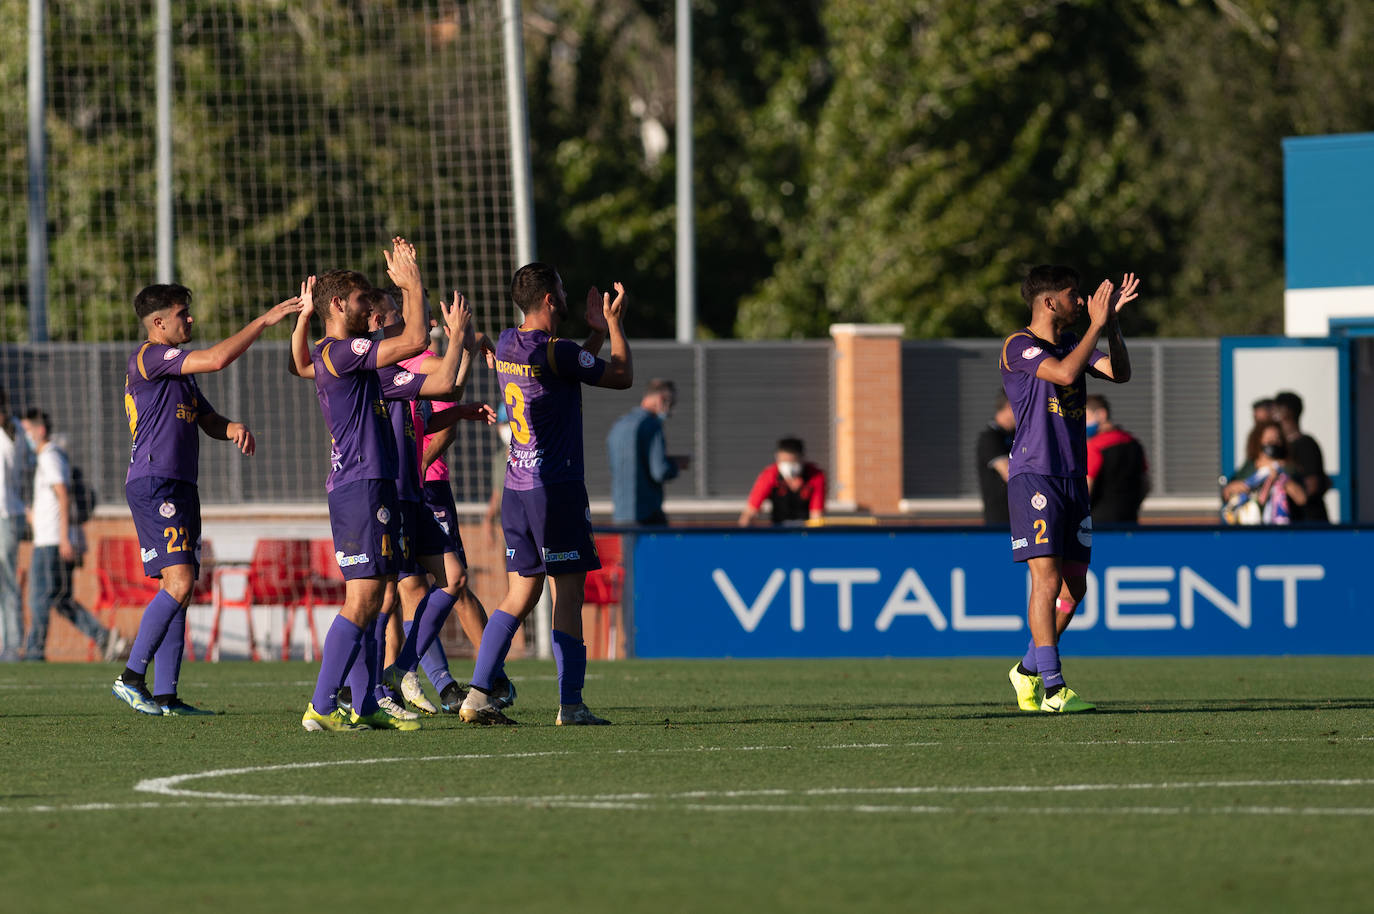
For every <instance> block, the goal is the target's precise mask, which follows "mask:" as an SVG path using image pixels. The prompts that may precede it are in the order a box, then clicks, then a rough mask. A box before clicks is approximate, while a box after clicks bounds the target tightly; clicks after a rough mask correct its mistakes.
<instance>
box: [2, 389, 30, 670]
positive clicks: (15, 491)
mask: <svg viewBox="0 0 1374 914" xmlns="http://www.w3.org/2000/svg"><path fill="white" fill-rule="evenodd" d="M32 456H33V455H32V454H30V453H29V444H28V439H27V438H26V437H25V436H24V430H23V428H21V427H20V424H19V420H18V418H17V417H15V416H14V415H13V414H12V413H11V412H10V404H9V397H8V396H7V395H6V393H5V389H4V388H3V387H0V637H3V638H4V647H3V649H0V661H3V662H6V663H8V662H13V661H15V660H18V659H19V642H20V641H22V640H23V638H24V608H23V606H22V605H21V603H20V600H19V540H21V539H22V538H23V536H24V473H25V472H26V471H27V470H28V466H29V461H30V459H31V458H32Z"/></svg>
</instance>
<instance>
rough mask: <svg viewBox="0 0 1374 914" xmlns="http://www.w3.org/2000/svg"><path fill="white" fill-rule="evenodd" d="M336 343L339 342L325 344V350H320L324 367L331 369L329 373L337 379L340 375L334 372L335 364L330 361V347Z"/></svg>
mask: <svg viewBox="0 0 1374 914" xmlns="http://www.w3.org/2000/svg"><path fill="white" fill-rule="evenodd" d="M336 342H338V341H337V340H330V341H329V342H327V343H325V344H324V348H323V349H321V350H320V361H321V362H324V367H325V368H327V369H329V373H330V374H332V375H333V376H334V377H336V378H337V377H338V376H339V373H338V372H337V371H335V370H334V363H333V362H331V361H329V347H330V346H333V345H334V344H335V343H336Z"/></svg>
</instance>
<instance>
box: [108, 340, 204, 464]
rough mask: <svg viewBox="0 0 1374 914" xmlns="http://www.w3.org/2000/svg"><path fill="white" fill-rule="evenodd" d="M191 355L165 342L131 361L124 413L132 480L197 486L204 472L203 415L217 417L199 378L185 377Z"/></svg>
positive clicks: (151, 345) (146, 348)
mask: <svg viewBox="0 0 1374 914" xmlns="http://www.w3.org/2000/svg"><path fill="white" fill-rule="evenodd" d="M186 355H187V353H186V352H184V351H183V350H181V349H177V348H175V347H173V346H164V345H162V344H161V343H144V344H143V345H142V346H140V347H138V351H137V352H135V353H134V354H133V355H131V356H129V367H128V372H127V373H126V374H125V376H124V412H125V413H126V414H127V415H128V417H129V433H130V434H132V435H133V438H134V443H133V448H132V449H131V450H130V452H129V473H128V475H127V476H126V477H125V480H124V481H125V482H126V483H127V482H128V481H129V480H130V479H137V478H139V477H141V476H160V477H163V478H165V479H180V480H182V481H183V482H189V483H195V482H196V481H197V477H198V475H199V471H200V426H199V425H198V424H197V423H198V422H199V421H200V418H201V417H202V416H211V415H214V412H215V408H214V407H213V406H211V405H210V401H209V400H207V399H205V394H203V393H201V392H200V386H199V385H198V384H196V379H195V375H183V374H182V373H181V363H182V362H184V361H186Z"/></svg>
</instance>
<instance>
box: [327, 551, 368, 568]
mask: <svg viewBox="0 0 1374 914" xmlns="http://www.w3.org/2000/svg"><path fill="white" fill-rule="evenodd" d="M334 561H336V562H338V563H339V567H340V568H347V567H349V566H350V565H366V564H367V563H368V562H369V561H370V560H369V559H368V557H367V553H366V552H360V553H359V554H357V555H344V554H343V553H342V552H336V553H334Z"/></svg>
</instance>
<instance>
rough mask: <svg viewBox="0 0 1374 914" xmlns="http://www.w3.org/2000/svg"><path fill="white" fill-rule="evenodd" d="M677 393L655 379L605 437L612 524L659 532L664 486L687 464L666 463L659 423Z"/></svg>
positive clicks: (664, 520) (681, 461)
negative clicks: (636, 526) (641, 527)
mask: <svg viewBox="0 0 1374 914" xmlns="http://www.w3.org/2000/svg"><path fill="white" fill-rule="evenodd" d="M676 399H677V387H676V385H674V384H673V382H672V381H669V380H667V379H666V378H654V379H653V380H652V381H650V382H649V386H648V387H647V388H646V389H645V391H644V396H643V398H641V399H640V401H639V405H638V406H636V407H635V408H634V409H632V410H630V411H629V412H628V413H626V414H625V415H623V416H621V417H620V418H619V419H618V420H616V423H615V425H612V426H611V430H610V432H609V434H607V435H606V455H607V457H608V458H609V459H610V463H611V503H612V506H613V508H612V513H611V519H612V520H613V521H614V522H615V523H617V524H637V525H639V526H643V527H662V526H666V525H667V523H668V518H667V516H666V515H665V514H664V513H663V484H664V483H666V482H667V481H668V480H670V479H676V478H677V475H678V473H680V472H682V471H683V470H685V469H686V468H687V464H688V458H686V457H669V456H668V455H667V450H666V448H667V445H666V443H665V441H664V437H663V423H664V422H666V421H667V420H668V417H669V416H670V415H671V414H672V411H673V403H674V402H675V401H676Z"/></svg>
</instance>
